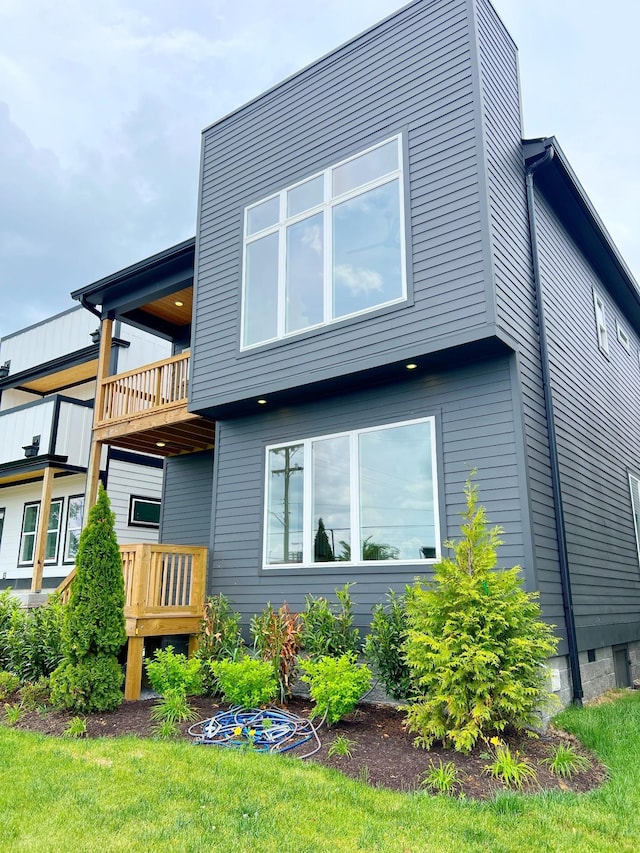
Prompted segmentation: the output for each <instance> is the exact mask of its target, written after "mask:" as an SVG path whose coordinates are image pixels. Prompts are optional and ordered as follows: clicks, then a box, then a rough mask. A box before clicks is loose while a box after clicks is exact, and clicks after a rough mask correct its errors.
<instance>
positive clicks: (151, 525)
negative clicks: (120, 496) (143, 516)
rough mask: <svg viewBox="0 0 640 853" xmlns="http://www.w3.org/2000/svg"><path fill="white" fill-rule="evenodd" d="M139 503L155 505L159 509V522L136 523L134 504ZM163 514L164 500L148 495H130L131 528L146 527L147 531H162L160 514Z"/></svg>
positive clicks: (129, 524) (129, 523) (129, 521)
mask: <svg viewBox="0 0 640 853" xmlns="http://www.w3.org/2000/svg"><path fill="white" fill-rule="evenodd" d="M137 502H141V503H148V504H153V505H154V506H157V507H158V510H159V512H158V521H157V523H156V522H155V521H136V520H135V519H134V517H133V515H134V504H135V503H137ZM161 512H162V499H161V498H152V497H149V496H148V495H129V520H128V526H129V527H144V528H145V529H146V530H159V529H160V513H161Z"/></svg>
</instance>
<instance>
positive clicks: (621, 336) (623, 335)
mask: <svg viewBox="0 0 640 853" xmlns="http://www.w3.org/2000/svg"><path fill="white" fill-rule="evenodd" d="M616 334H617V336H618V340H619V341H620V343H621V344H622V346H623V347H624V348H625V349H626V351H627V352H631V341H630V340H629V335H628V334H627V331H626V329H624V328H623V327H622V326H621V325H620V323H619V321H618V320H616Z"/></svg>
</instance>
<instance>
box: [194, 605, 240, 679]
mask: <svg viewBox="0 0 640 853" xmlns="http://www.w3.org/2000/svg"><path fill="white" fill-rule="evenodd" d="M243 643H244V641H243V639H242V634H241V633H240V614H239V613H235V612H234V611H233V610H232V609H231V606H230V604H229V601H228V599H227V598H226V597H225V596H224V595H223V594H222V593H219V594H218V595H215V596H212V597H211V598H208V599H207V601H206V602H205V605H204V615H203V618H202V622H201V623H200V633H199V634H198V649H197V651H196V653H195V657H197V658H198V660H199V661H200V662H201V663H202V664H203V667H202V681H203V687H204V692H205V693H206V694H207V695H208V696H213V695H215V694H216V693H218V692H219V687H218V683H217V681H216V677H215V675H214V674H213V670H212V669H211V666H209V664H210V663H211V662H212V661H216V660H226V659H230V660H235V659H236V657H237V656H238V654H239V653H240V652H241V650H242V647H243Z"/></svg>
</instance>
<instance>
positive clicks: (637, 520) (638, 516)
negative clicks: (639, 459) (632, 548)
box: [629, 471, 640, 568]
mask: <svg viewBox="0 0 640 853" xmlns="http://www.w3.org/2000/svg"><path fill="white" fill-rule="evenodd" d="M634 483H635V493H636V494H637V496H638V506H637V507H636V501H635V500H634ZM629 492H630V497H631V515H632V516H633V529H634V531H635V534H636V552H637V554H638V568H640V477H636V475H635V474H632V473H631V471H629Z"/></svg>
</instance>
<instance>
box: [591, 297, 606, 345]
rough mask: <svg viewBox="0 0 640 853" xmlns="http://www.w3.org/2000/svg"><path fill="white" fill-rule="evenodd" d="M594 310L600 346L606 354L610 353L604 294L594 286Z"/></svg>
mask: <svg viewBox="0 0 640 853" xmlns="http://www.w3.org/2000/svg"><path fill="white" fill-rule="evenodd" d="M593 310H594V313H595V320H596V334H597V336H598V348H599V349H600V352H602V353H604V355H607V356H608V355H609V332H608V331H607V311H606V305H605V301H604V297H603V296H602V294H601V293H600V292H599V291H598V290H596V289H595V287H594V288H593Z"/></svg>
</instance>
